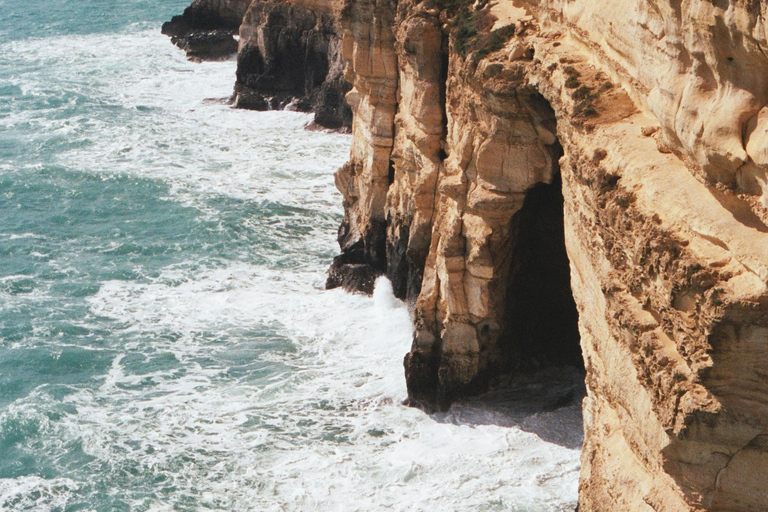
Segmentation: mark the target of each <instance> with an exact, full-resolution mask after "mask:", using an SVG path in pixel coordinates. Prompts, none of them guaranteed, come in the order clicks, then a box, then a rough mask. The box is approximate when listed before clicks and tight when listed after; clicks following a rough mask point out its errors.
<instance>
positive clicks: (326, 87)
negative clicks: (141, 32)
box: [162, 0, 352, 130]
mask: <svg viewBox="0 0 768 512" xmlns="http://www.w3.org/2000/svg"><path fill="white" fill-rule="evenodd" d="M340 8H341V6H340V5H339V4H338V2H335V1H334V0H319V1H317V0H195V1H194V2H193V3H192V5H190V6H189V7H187V9H185V11H184V14H183V15H181V16H174V18H173V19H172V20H171V21H170V22H168V23H165V24H164V25H163V29H162V31H163V33H164V34H167V35H169V36H171V38H172V39H171V40H172V42H173V43H174V44H176V45H177V46H179V47H180V48H182V49H183V50H185V51H186V52H187V56H188V57H189V58H191V59H196V60H210V59H220V58H225V57H229V56H231V55H234V54H235V53H236V54H237V82H236V84H235V91H234V103H235V106H236V107H239V108H246V109H254V110H275V109H285V108H289V109H292V110H298V111H303V112H314V113H315V118H314V124H315V125H317V126H319V127H323V128H331V129H339V130H348V129H349V127H350V126H351V123H352V110H351V109H350V107H349V105H348V104H347V103H346V101H345V100H344V95H345V93H346V92H347V91H349V89H350V84H349V83H348V82H347V81H346V80H345V79H344V76H343V74H344V62H343V60H342V58H341V31H340V26H339V23H338V19H339V16H338V14H337V13H338V11H339V10H340ZM235 35H239V43H238V40H236V39H235V37H234V36H235Z"/></svg>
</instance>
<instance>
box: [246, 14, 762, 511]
mask: <svg viewBox="0 0 768 512" xmlns="http://www.w3.org/2000/svg"><path fill="white" fill-rule="evenodd" d="M274 6H277V7H274ZM280 6H282V7H280ZM310 12H311V13H312V14H308V13H310ZM249 13H250V14H249V16H251V18H248V16H246V18H247V19H249V20H251V21H249V23H247V24H246V25H247V26H248V27H256V28H255V29H254V30H255V31H253V32H250V33H249V32H247V30H245V31H244V29H243V27H241V29H240V33H241V43H240V49H241V58H243V59H244V60H245V57H244V55H245V53H243V49H244V48H247V47H249V45H251V47H256V46H258V48H259V50H258V52H259V53H258V55H261V56H262V57H261V58H262V59H263V56H264V55H280V54H281V53H280V52H281V50H280V49H279V48H280V45H279V44H278V45H277V48H278V49H277V50H274V49H272V50H270V48H272V46H270V45H272V44H273V43H274V40H275V39H277V40H278V41H296V42H295V43H291V44H290V45H289V46H291V47H292V48H293V47H301V48H304V47H302V46H301V45H302V44H305V43H303V42H302V41H303V39H301V38H299V40H296V39H295V38H296V37H298V36H296V35H295V34H297V33H298V32H302V34H308V36H307V37H309V40H308V41H314V39H313V38H314V37H315V34H316V33H317V27H331V26H333V27H334V29H333V30H335V32H334V33H335V34H336V35H334V36H333V37H330V38H329V39H328V41H330V42H329V44H328V48H329V49H332V48H336V50H332V51H331V53H333V51H336V52H337V53H335V54H334V57H333V58H329V59H328V62H334V63H339V62H341V61H343V62H344V63H345V65H346V68H345V71H344V79H345V81H346V82H348V83H349V84H351V89H350V90H349V91H348V92H346V100H347V102H348V104H349V105H350V106H351V109H352V112H353V114H354V115H353V118H352V133H353V139H352V148H351V151H350V160H349V162H348V163H347V164H346V165H345V166H343V167H342V168H341V169H339V170H338V171H337V173H336V176H335V180H336V184H337V187H338V188H339V190H340V191H341V193H342V195H343V198H344V211H345V216H344V221H343V224H342V226H341V228H340V230H339V243H340V245H341V250H342V252H341V254H340V255H339V256H338V257H337V258H336V259H335V260H334V263H333V265H332V267H331V269H330V271H329V278H328V286H329V287H333V286H344V287H345V288H347V289H350V290H360V291H364V292H368V293H370V292H371V290H372V286H373V281H374V279H375V277H376V276H378V275H381V274H386V275H387V276H388V277H389V278H390V280H391V281H392V283H393V287H394V290H395V293H396V294H397V296H398V297H400V298H402V299H404V300H405V301H407V303H408V304H409V305H410V307H411V308H412V311H413V316H414V322H415V325H414V341H413V346H412V348H411V351H410V352H409V353H408V354H407V355H406V357H405V361H404V363H405V376H406V380H407V384H408V391H409V402H410V403H411V404H413V405H417V406H420V407H423V408H425V409H427V410H435V409H444V408H446V407H448V406H449V405H450V403H451V402H452V401H454V400H456V399H458V398H460V397H464V396H467V395H472V394H476V393H479V392H482V391H483V390H485V389H487V388H488V387H489V386H495V385H503V383H504V382H505V380H507V379H511V378H515V377H516V376H519V375H522V374H525V373H526V372H529V371H532V370H537V369H540V368H542V367H547V366H558V365H572V366H579V367H580V366H581V365H583V368H584V371H585V375H586V376H585V380H586V388H587V396H586V398H585V399H584V402H583V410H584V426H585V444H584V449H583V454H582V476H581V484H580V494H579V506H580V510H581V511H582V512H583V511H617V510H620V511H624V510H626V511H636V510H638V511H642V510H649V511H650V510H656V511H674V512H677V511H694V510H696V511H698V510H711V511H762V510H768V493H765V491H764V486H765V484H764V482H766V481H768V378H766V377H768V375H766V370H765V368H768V288H767V285H768V225H767V224H766V223H767V222H768V211H767V210H766V204H767V203H768V184H767V183H768V178H767V177H766V171H768V152H767V151H768V150H767V149H766V147H768V146H767V145H766V142H768V124H767V123H768V113H767V112H768V83H766V81H768V56H767V54H766V53H764V52H765V49H766V47H767V46H766V45H768V41H767V39H768V26H767V25H766V23H765V19H766V15H768V2H766V1H765V0H721V1H705V0H686V1H684V2H681V1H679V0H623V1H616V2H610V3H609V5H608V4H606V3H605V2H598V1H596V0H498V1H492V2H484V1H480V2H475V3H471V2H468V1H462V0H421V1H420V2H418V1H415V0H344V3H343V4H339V5H334V6H329V5H327V4H324V3H317V2H316V3H314V4H310V3H306V4H304V3H294V2H292V3H279V2H274V1H273V2H263V3H260V4H259V5H256V6H254V5H252V6H251V7H250V9H249ZM270 13H276V14H275V16H278V18H275V20H277V19H280V20H282V21H279V22H278V21H270ZM311 27H315V28H314V29H313V28H311ZM329 30H330V29H329ZM254 34H255V35H254ZM244 35H245V36H246V37H245V38H244V37H243V36H244ZM339 36H340V37H341V40H340V41H338V37H339ZM302 37H304V36H302ZM334 38H335V39H334ZM249 41H250V42H249ZM307 44H309V46H310V47H311V48H318V47H324V46H323V44H324V43H322V44H318V43H317V42H311V43H309V42H308V43H307ZM335 45H338V46H335ZM253 51H255V50H253ZM301 51H304V50H301ZM307 51H309V50H307ZM270 52H271V53H270ZM320 53H322V52H320ZM339 58H340V59H341V61H340V60H338V59H339ZM291 60H292V61H295V62H296V63H301V65H300V66H299V69H296V68H293V67H290V66H288V65H287V64H288V62H287V61H286V60H281V58H277V60H275V61H274V62H283V63H284V64H281V65H275V67H272V68H270V67H269V66H268V65H263V66H262V67H261V68H259V67H258V66H256V67H255V68H254V69H257V70H258V73H256V74H255V75H249V76H255V77H256V78H255V79H254V80H255V81H254V82H253V83H255V84H257V86H258V87H267V86H266V85H263V84H268V83H270V82H269V80H271V78H270V77H273V76H274V75H275V73H277V71H275V70H282V71H279V73H278V74H280V75H281V76H283V77H285V76H294V75H292V74H291V73H294V72H295V73H296V77H297V78H296V80H295V81H292V82H291V83H296V84H298V83H303V84H307V83H308V82H312V83H315V82H314V81H313V80H314V78H313V77H315V76H316V72H315V71H314V68H313V64H309V63H308V62H307V61H302V60H301V59H298V58H294V59H291ZM312 60H313V61H314V58H313V59H312ZM255 61H256V62H259V60H258V58H256V60H255ZM265 62H266V61H265ZM281 66H284V67H281ZM323 69H324V68H323ZM329 69H336V70H338V69H339V67H338V66H337V65H336V64H334V65H330V64H329ZM270 70H272V71H270ZM302 70H303V71H302ZM270 73H271V74H270ZM302 73H304V74H302ZM329 76H330V74H329ZM262 77H264V78H263V80H264V81H263V82H261V81H259V80H262ZM245 80H246V81H247V79H245ZM291 80H293V79H291ZM241 82H243V80H241ZM299 89H301V90H302V91H305V90H307V89H306V88H305V89H302V88H301V87H298V86H297V87H296V88H295V89H292V91H298V90H299ZM260 94H263V93H260ZM270 94H272V93H270ZM291 94H292V95H293V97H300V96H301V95H300V94H298V93H294V92H292V93H291ZM302 94H303V93H302ZM273 97H277V98H279V97H280V96H279V95H278V94H277V93H275V94H274V95H273ZM280 101H282V100H280Z"/></svg>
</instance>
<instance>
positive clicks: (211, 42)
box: [162, 0, 250, 60]
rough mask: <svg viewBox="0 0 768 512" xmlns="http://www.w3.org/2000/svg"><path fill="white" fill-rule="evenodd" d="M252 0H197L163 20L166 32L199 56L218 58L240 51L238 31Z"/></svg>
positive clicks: (177, 43)
mask: <svg viewBox="0 0 768 512" xmlns="http://www.w3.org/2000/svg"><path fill="white" fill-rule="evenodd" d="M249 3H250V0H195V1H194V2H193V3H192V5H190V6H189V7H187V8H186V9H185V10H184V14H182V15H180V16H174V17H173V18H172V19H171V21H168V22H166V23H164V24H163V27H162V33H163V34H165V35H167V36H171V41H172V42H173V44H175V45H176V46H178V47H179V48H181V49H182V50H184V51H185V52H187V57H189V58H190V59H196V60H218V59H223V58H227V57H230V56H233V55H235V54H236V53H237V40H236V39H235V35H236V34H237V33H238V30H239V28H240V22H241V21H242V19H243V15H244V14H245V11H246V9H247V8H248V4H249Z"/></svg>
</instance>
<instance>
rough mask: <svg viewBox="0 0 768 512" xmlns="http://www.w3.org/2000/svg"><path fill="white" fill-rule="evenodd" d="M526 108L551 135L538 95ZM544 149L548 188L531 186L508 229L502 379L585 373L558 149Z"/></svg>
mask: <svg viewBox="0 0 768 512" xmlns="http://www.w3.org/2000/svg"><path fill="white" fill-rule="evenodd" d="M529 103H530V104H531V106H532V107H533V109H534V111H535V113H536V114H537V116H536V117H538V118H539V119H538V121H539V122H541V123H542V124H543V125H544V126H545V127H547V128H548V129H550V130H551V131H552V133H556V126H555V123H556V122H555V117H554V112H553V111H552V108H551V107H550V105H549V103H548V102H547V101H546V100H545V99H544V98H543V97H541V96H539V95H536V96H534V97H532V98H531V99H530V100H529ZM548 149H549V151H550V154H551V157H552V165H553V167H554V168H553V175H554V178H553V180H552V183H537V184H535V185H533V186H532V187H531V188H530V189H529V190H528V191H527V192H526V195H525V199H524V202H523V206H522V208H521V209H520V210H518V211H517V212H516V213H515V215H514V216H513V217H512V220H511V224H510V250H509V261H510V263H509V274H508V280H507V288H506V301H505V310H504V327H503V330H502V332H501V336H500V338H499V352H500V354H501V355H502V357H501V363H502V364H503V365H504V366H505V367H506V368H505V370H506V371H505V372H504V373H510V374H520V373H529V372H536V371H539V370H542V369H545V368H550V367H554V366H557V367H562V366H570V367H574V368H577V369H579V370H581V371H583V369H584V361H583V359H582V356H581V347H580V345H579V341H580V336H579V327H578V321H579V314H578V311H577V309H576V303H575V302H574V299H573V294H572V292H571V280H570V266H569V262H568V254H567V252H566V249H565V233H564V211H563V203H564V200H563V191H562V179H561V176H560V166H559V159H560V157H561V156H562V155H563V148H562V146H561V145H560V143H559V141H555V143H554V144H552V145H550V146H548Z"/></svg>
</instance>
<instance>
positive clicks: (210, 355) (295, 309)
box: [0, 0, 582, 512]
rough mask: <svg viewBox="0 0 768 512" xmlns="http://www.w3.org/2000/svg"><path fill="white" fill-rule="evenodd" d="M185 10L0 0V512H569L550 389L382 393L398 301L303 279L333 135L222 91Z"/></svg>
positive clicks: (323, 250)
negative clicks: (237, 102) (177, 30)
mask: <svg viewBox="0 0 768 512" xmlns="http://www.w3.org/2000/svg"><path fill="white" fill-rule="evenodd" d="M187 3H188V0H123V1H120V2H105V1H104V0H46V1H45V2H31V1H28V0H0V510H2V511H75V510H77V511H203V510H218V511H273V510H274V511H283V510H285V511H293V510H297V511H303V510H318V511H344V512H348V511H356V510H414V511H416V510H425V511H451V510H462V511H465V510H489V511H490V510H512V511H531V512H541V511H560V510H568V511H571V510H573V508H574V506H575V503H576V494H577V486H578V470H579V461H578V459H579V445H580V442H581V436H582V434H581V417H580V413H579V405H578V403H573V404H571V405H569V406H567V407H564V408H559V409H557V408H549V409H548V408H547V407H542V404H546V402H547V400H550V399H551V398H552V397H553V396H555V395H553V394H552V393H555V394H556V393H557V390H555V391H552V389H551V388H548V387H547V386H544V385H543V384H536V383H535V382H534V383H529V384H527V385H525V386H522V387H520V388H518V389H512V390H510V391H508V392H506V394H503V395H497V396H495V397H490V398H486V399H484V400H479V401H473V402H468V403H465V404H458V405H456V406H454V408H453V409H451V411H449V412H447V413H444V414H436V415H431V416H430V415H427V414H424V413H423V412H421V411H418V410H415V409H412V408H408V407H405V406H403V405H402V401H403V399H405V397H406V390H405V383H404V378H403V369H402V357H403V355H404V354H405V353H406V352H407V350H408V348H409V346H410V341H411V339H410V336H411V332H410V320H409V313H408V311H407V309H406V308H405V307H404V306H403V305H402V304H400V303H399V302H397V301H396V300H395V299H394V298H393V297H392V293H391V287H390V286H388V282H386V281H385V280H384V281H380V282H379V283H378V285H377V290H376V294H375V295H374V297H373V298H367V297H363V296H359V295H348V294H345V293H343V292H341V291H338V290H334V291H325V290H323V284H324V280H325V270H326V268H327V267H328V265H329V263H330V261H331V259H332V257H333V256H334V255H335V254H336V252H337V246H336V243H335V234H336V229H337V226H338V225H339V222H340V220H341V216H342V210H341V197H340V195H339V194H338V192H337V191H336V190H335V188H334V185H333V171H334V170H335V169H336V168H337V167H339V166H340V165H341V164H342V163H343V162H344V161H345V159H346V156H347V154H348V150H349V144H350V137H349V136H348V135H340V134H333V133H323V132H311V131H306V130H305V129H304V126H305V124H306V123H307V122H308V121H309V120H310V117H309V116H307V115H304V114H298V113H292V112H262V113H256V112H247V111H239V110H234V109H232V108H230V107H229V106H227V105H226V104H225V103H224V101H222V99H223V98H226V97H228V96H229V95H230V93H231V91H232V86H233V83H234V72H235V62H234V61H228V62H217V63H202V64H195V63H190V62H187V61H186V60H185V57H184V54H183V53H182V52H181V51H180V50H178V49H176V48H175V47H174V46H172V45H171V44H170V41H169V39H168V38H166V37H165V36H162V35H161V34H160V25H161V23H162V22H163V21H165V20H167V19H170V17H171V16H172V15H173V14H178V13H180V12H181V11H182V10H183V8H184V7H185V6H186V4H187ZM566 380H567V379H566ZM567 385H568V384H567V383H566V384H564V386H565V387H566V388H567ZM564 389H565V388H564ZM555 398H556V396H555ZM547 411H548V412H547Z"/></svg>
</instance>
